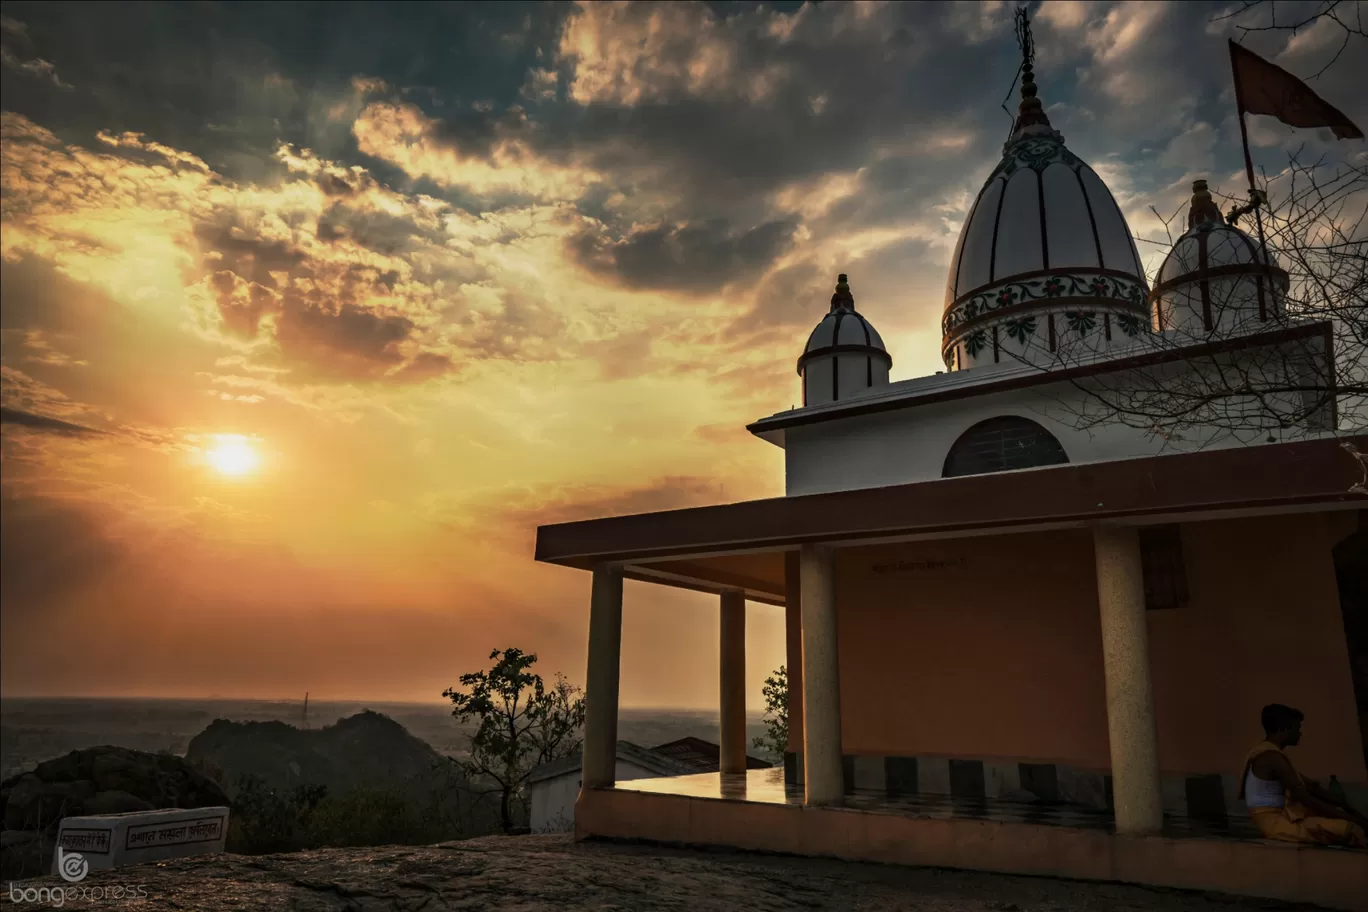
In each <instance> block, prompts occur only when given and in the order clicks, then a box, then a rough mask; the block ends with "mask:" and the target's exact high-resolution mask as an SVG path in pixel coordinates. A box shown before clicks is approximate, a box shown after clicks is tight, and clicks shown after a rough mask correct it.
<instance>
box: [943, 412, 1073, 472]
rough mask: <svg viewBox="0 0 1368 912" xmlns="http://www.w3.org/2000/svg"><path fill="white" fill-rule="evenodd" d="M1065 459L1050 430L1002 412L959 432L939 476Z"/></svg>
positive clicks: (1058, 461) (1022, 466)
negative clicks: (997, 416) (1000, 414)
mask: <svg viewBox="0 0 1368 912" xmlns="http://www.w3.org/2000/svg"><path fill="white" fill-rule="evenodd" d="M1068 461H1069V457H1068V456H1067V455H1066V454H1065V453H1064V448H1063V447H1062V446H1060V445H1059V441H1058V440H1056V439H1055V437H1054V435H1053V434H1051V433H1050V432H1049V431H1047V430H1045V429H1044V428H1043V427H1041V426H1040V425H1038V424H1036V423H1035V422H1034V421H1031V420H1030V419H1029V418H1018V417H1016V416H1015V415H1004V416H1002V417H1000V418H989V419H988V420H987V421H980V422H979V423H978V424H976V425H974V426H973V427H971V428H970V429H969V430H967V431H965V432H964V433H963V434H961V435H960V438H959V440H956V441H955V445H954V446H952V447H951V448H950V453H949V454H948V455H947V456H946V457H945V468H944V469H943V470H942V471H941V476H942V477H943V478H954V477H956V476H959V475H983V474H985V473H987V472H1006V471H1009V470H1011V469H1029V468H1033V467H1035V466H1048V465H1059V464H1060V463H1065V462H1068Z"/></svg>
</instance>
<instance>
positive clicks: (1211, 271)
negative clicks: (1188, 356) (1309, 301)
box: [1150, 180, 1288, 337]
mask: <svg viewBox="0 0 1368 912" xmlns="http://www.w3.org/2000/svg"><path fill="white" fill-rule="evenodd" d="M1287 284H1288V278H1287V273H1286V272H1284V271H1283V270H1282V269H1280V268H1279V267H1278V265H1277V263H1276V261H1275V260H1274V259H1273V258H1272V257H1271V256H1269V255H1267V254H1265V253H1264V252H1263V251H1261V250H1260V247H1259V242H1258V241H1256V240H1254V239H1253V238H1251V237H1250V236H1249V235H1247V234H1245V233H1244V232H1243V231H1241V230H1240V229H1239V228H1237V227H1235V226H1234V225H1228V224H1226V222H1225V220H1224V219H1222V218H1221V210H1220V209H1219V208H1217V206H1216V202H1215V200H1213V199H1212V198H1211V192H1210V191H1209V190H1208V189H1207V182H1206V181H1204V180H1199V181H1194V182H1193V184H1192V208H1191V209H1189V210H1188V229H1187V231H1185V232H1184V233H1183V235H1182V236H1181V237H1179V238H1178V240H1177V241H1175V242H1174V244H1173V249H1172V250H1170V251H1169V253H1168V256H1166V257H1165V258H1164V263H1163V265H1162V266H1160V267H1159V273H1158V274H1157V275H1156V276H1155V278H1154V292H1153V294H1151V296H1150V300H1151V302H1152V307H1153V311H1154V328H1155V329H1156V330H1159V331H1161V332H1176V333H1179V334H1181V335H1185V336H1192V337H1202V336H1208V335H1213V334H1216V335H1224V334H1230V333H1236V332H1240V331H1245V330H1250V329H1255V328H1257V326H1258V325H1259V324H1260V323H1263V322H1264V321H1267V320H1269V319H1272V318H1274V317H1277V316H1280V315H1281V314H1282V313H1283V306H1284V304H1283V300H1284V293H1285V292H1286V291H1287Z"/></svg>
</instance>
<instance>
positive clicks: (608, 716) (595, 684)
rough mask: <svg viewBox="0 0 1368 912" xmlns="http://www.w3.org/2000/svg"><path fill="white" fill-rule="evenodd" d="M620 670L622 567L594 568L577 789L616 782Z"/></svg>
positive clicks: (600, 566)
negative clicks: (582, 744)
mask: <svg viewBox="0 0 1368 912" xmlns="http://www.w3.org/2000/svg"><path fill="white" fill-rule="evenodd" d="M621 666H622V568H621V567H613V566H609V565H606V564H601V565H599V566H597V567H595V568H594V584H593V591H592V594H591V595H590V597H589V670H588V674H587V675H585V689H584V763H583V766H582V767H581V776H580V781H581V787H582V788H599V787H603V786H611V785H613V783H614V782H615V781H616V780H617V721H618V677H619V672H620V670H621Z"/></svg>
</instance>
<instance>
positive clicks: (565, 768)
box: [527, 741, 697, 833]
mask: <svg viewBox="0 0 1368 912" xmlns="http://www.w3.org/2000/svg"><path fill="white" fill-rule="evenodd" d="M581 759H582V758H581V755H580V754H578V753H575V754H572V755H570V756H569V757H562V758H561V759H560V760H555V761H552V762H551V763H546V764H543V765H542V766H539V767H537V768H536V769H534V770H533V771H532V774H531V775H530V776H529V777H528V780H527V781H528V791H529V793H530V794H529V798H530V803H531V805H532V808H531V820H530V821H529V823H530V825H531V829H532V832H534V833H563V832H568V831H570V830H573V829H574V828H575V800H576V799H577V798H578V797H579V792H580V766H581ZM694 772H697V770H695V769H693V768H692V767H690V766H688V765H686V764H684V763H680V762H678V761H676V760H672V759H670V758H669V757H667V756H665V755H664V754H658V753H656V752H655V751H653V750H651V749H650V748H645V747H642V746H640V745H638V744H633V743H632V742H630V741H619V742H618V743H617V772H616V776H617V781H619V782H624V781H626V780H629V779H650V778H653V777H656V776H684V775H688V774H690V773H694Z"/></svg>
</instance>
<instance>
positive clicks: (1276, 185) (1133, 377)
mask: <svg viewBox="0 0 1368 912" xmlns="http://www.w3.org/2000/svg"><path fill="white" fill-rule="evenodd" d="M1260 183H1261V184H1262V186H1261V187H1260V188H1259V189H1260V191H1261V195H1262V197H1263V198H1264V199H1266V200H1267V201H1268V202H1267V203H1266V204H1264V205H1263V211H1262V218H1263V228H1264V231H1263V234H1264V245H1266V248H1267V250H1268V262H1269V263H1270V264H1271V268H1267V269H1264V270H1260V269H1257V268H1256V269H1255V270H1254V271H1251V272H1246V273H1244V274H1239V275H1236V276H1232V277H1226V278H1220V279H1213V280H1211V281H1207V282H1204V283H1200V285H1204V286H1205V287H1204V288H1200V290H1201V292H1202V293H1203V295H1204V296H1205V298H1206V300H1205V304H1206V307H1207V308H1208V309H1209V311H1210V313H1211V314H1212V316H1211V318H1209V319H1208V320H1207V321H1206V323H1205V324H1204V325H1203V326H1202V327H1200V328H1199V330H1198V331H1196V332H1193V331H1183V330H1181V329H1179V328H1177V326H1176V324H1177V323H1178V322H1179V321H1178V320H1175V319H1174V317H1173V315H1172V314H1166V313H1165V309H1166V307H1169V308H1171V307H1172V306H1173V304H1174V303H1175V301H1174V298H1175V296H1179V297H1180V300H1178V301H1177V302H1176V303H1177V304H1178V305H1179V306H1180V307H1181V306H1182V304H1183V303H1184V301H1183V300H1181V296H1182V295H1183V294H1184V293H1186V294H1187V295H1188V296H1189V297H1191V296H1192V295H1193V294H1195V293H1196V292H1197V291H1198V289H1199V287H1200V286H1199V284H1198V283H1193V284H1191V285H1189V286H1188V287H1187V288H1186V289H1169V290H1167V291H1166V290H1165V289H1164V285H1163V284H1162V283H1161V282H1160V276H1158V275H1157V274H1151V275H1150V276H1148V279H1149V281H1150V285H1151V287H1156V288H1157V289H1159V294H1158V295H1157V297H1158V299H1159V300H1158V302H1157V303H1158V305H1159V306H1158V307H1157V308H1155V321H1154V325H1153V326H1152V331H1151V332H1148V333H1143V334H1141V335H1140V337H1139V338H1138V340H1137V341H1136V342H1135V343H1134V344H1133V345H1131V346H1129V347H1127V348H1126V349H1125V350H1124V351H1109V352H1107V353H1106V354H1107V355H1115V356H1119V357H1120V358H1122V359H1125V361H1126V362H1127V363H1128V364H1130V365H1133V366H1131V367H1129V368H1128V369H1126V370H1121V371H1114V372H1107V373H1088V374H1087V375H1086V376H1076V378H1075V379H1073V380H1071V384H1072V386H1073V388H1074V389H1076V390H1077V391H1079V392H1080V393H1082V395H1081V396H1070V397H1063V398H1062V399H1061V401H1060V409H1061V411H1062V412H1063V413H1064V414H1065V415H1066V416H1067V417H1066V419H1065V420H1067V421H1068V422H1069V423H1071V424H1073V425H1075V426H1077V427H1080V428H1091V427H1096V426H1099V425H1102V424H1106V423H1112V422H1120V423H1123V424H1126V425H1128V426H1131V427H1135V428H1139V429H1142V430H1146V431H1149V432H1152V433H1155V434H1157V435H1158V436H1160V437H1163V438H1165V439H1175V438H1182V437H1184V436H1189V437H1190V436H1192V435H1193V434H1195V433H1196V432H1198V431H1199V430H1201V431H1202V432H1203V433H1206V434H1209V435H1211V436H1213V437H1221V436H1235V437H1238V438H1241V439H1244V440H1247V441H1250V442H1252V441H1254V440H1256V439H1274V440H1284V439H1290V438H1295V437H1298V436H1304V435H1306V434H1322V433H1326V432H1337V431H1352V430H1354V429H1358V431H1359V432H1361V431H1362V429H1363V428H1364V427H1365V426H1368V354H1366V353H1368V166H1364V165H1357V164H1351V163H1337V164H1332V163H1329V162H1327V161H1326V160H1325V159H1323V158H1318V159H1317V160H1315V161H1311V162H1307V161H1304V160H1303V150H1299V151H1297V152H1294V153H1292V154H1290V155H1289V157H1288V161H1287V166H1286V167H1285V168H1283V169H1282V170H1281V171H1280V172H1279V173H1278V174H1276V175H1273V176H1271V177H1269V176H1268V175H1263V176H1262V177H1261V179H1260ZM1218 196H1219V195H1218ZM1224 199H1225V201H1226V202H1227V203H1228V204H1229V205H1230V211H1229V212H1228V213H1227V215H1226V220H1227V221H1235V222H1237V223H1238V222H1245V223H1246V224H1242V225H1241V226H1240V227H1243V228H1246V229H1249V232H1248V233H1249V235H1251V236H1252V237H1251V241H1252V244H1253V245H1255V246H1257V245H1258V244H1259V241H1258V239H1257V236H1256V234H1255V232H1254V231H1253V226H1252V225H1249V224H1247V223H1248V222H1250V221H1252V218H1250V217H1249V208H1250V204H1249V203H1241V201H1239V200H1238V199H1235V198H1232V197H1228V196H1227V197H1224ZM1155 214H1156V218H1158V219H1159V221H1160V222H1161V224H1163V226H1164V229H1165V233H1166V234H1167V235H1168V237H1169V240H1168V242H1167V243H1165V242H1162V241H1152V240H1150V241H1146V240H1145V239H1140V240H1141V241H1142V242H1147V243H1159V244H1163V245H1164V246H1165V247H1171V246H1172V245H1173V242H1174V240H1175V238H1174V232H1173V230H1172V228H1171V226H1172V223H1173V221H1174V216H1170V217H1168V218H1164V217H1163V216H1160V215H1159V214H1158V213H1157V212H1156V213H1155ZM1175 215H1176V214H1175ZM1248 259H1253V260H1254V262H1255V263H1256V264H1259V261H1260V260H1261V259H1262V254H1258V255H1256V257H1249V258H1248ZM1173 271H1174V269H1173V267H1172V266H1170V268H1169V272H1168V275H1167V277H1172V274H1173ZM1255 283H1259V284H1261V285H1262V286H1263V287H1262V289H1261V290H1260V289H1258V288H1257V286H1256V285H1255ZM1259 298H1264V299H1265V300H1264V301H1263V303H1262V305H1259V304H1256V303H1255V302H1256V300H1257V299H1259ZM1166 317H1167V320H1166ZM1097 354H1098V353H1097V352H1096V350H1095V349H1093V348H1089V347H1087V346H1074V347H1068V346H1061V348H1060V349H1059V350H1058V351H1057V352H1056V353H1055V354H1054V357H1053V358H1052V359H1051V360H1050V361H1048V362H1047V365H1046V366H1048V367H1049V368H1050V369H1052V370H1059V369H1061V368H1070V367H1079V366H1082V365H1083V364H1084V363H1087V362H1090V361H1093V360H1095V359H1096V358H1097ZM1071 373H1076V374H1077V373H1081V372H1071Z"/></svg>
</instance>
